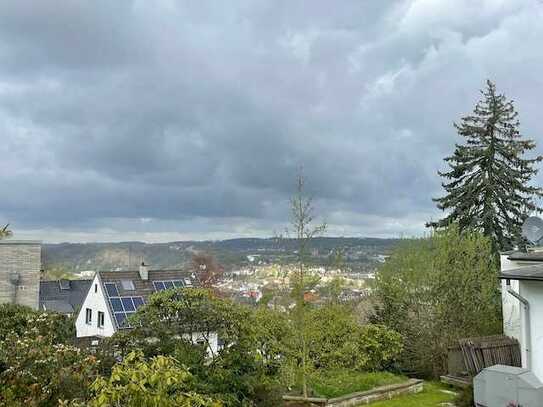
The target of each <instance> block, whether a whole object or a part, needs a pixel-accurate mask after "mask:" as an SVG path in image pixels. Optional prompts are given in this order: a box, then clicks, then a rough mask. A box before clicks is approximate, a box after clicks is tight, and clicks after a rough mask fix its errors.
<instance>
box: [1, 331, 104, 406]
mask: <svg viewBox="0 0 543 407" xmlns="http://www.w3.org/2000/svg"><path fill="white" fill-rule="evenodd" d="M51 337H52V335H49V336H41V335H36V332H29V333H28V334H26V333H25V334H24V335H22V336H18V335H15V334H9V335H8V336H7V337H6V338H5V339H4V340H2V341H1V342H0V366H1V368H0V371H1V373H0V389H1V390H0V406H24V405H31V406H39V407H42V406H43V407H46V406H56V405H57V403H58V400H73V399H76V400H85V399H86V398H87V396H88V393H89V387H90V385H91V383H92V381H93V380H94V378H95V377H96V375H97V364H98V361H97V360H96V358H95V357H94V356H92V355H89V354H87V353H85V352H83V351H81V350H80V349H78V348H75V347H73V346H68V345H63V344H55V343H53V341H52V340H51Z"/></svg>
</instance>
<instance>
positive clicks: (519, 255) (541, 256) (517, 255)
mask: <svg viewBox="0 0 543 407" xmlns="http://www.w3.org/2000/svg"><path fill="white" fill-rule="evenodd" d="M507 258H508V259H509V260H521V261H522V260H523V261H543V250H537V251H529V252H512V253H511V254H509V256H508V257H507Z"/></svg>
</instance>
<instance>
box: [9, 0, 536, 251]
mask: <svg viewBox="0 0 543 407" xmlns="http://www.w3.org/2000/svg"><path fill="white" fill-rule="evenodd" d="M310 6H311V7H309V3H307V2H292V1H286V0H285V1H267V0H266V1H265V0H259V1H236V2H209V3H206V2H201V1H183V2H176V1H163V2H156V3H155V2H153V3H151V2H145V1H115V2H111V1H95V2H83V1H81V2H80V1H73V2H69V3H66V2H60V1H54V0H48V1H41V2H34V1H17V2H3V3H1V4H0V137H1V138H2V143H1V144H0V154H1V155H2V160H0V185H1V186H2V198H1V200H0V221H2V220H5V221H8V220H9V221H10V222H12V223H13V224H15V225H16V227H18V228H19V229H20V230H21V234H22V235H23V236H25V237H26V236H37V237H44V238H46V239H49V240H51V239H52V240H59V239H60V240H62V239H76V240H89V239H90V240H95V239H98V240H100V239H108V240H116V239H124V238H131V239H134V238H135V239H138V238H140V239H142V240H143V239H147V240H165V239H166V240H168V239H174V238H189V237H198V238H204V237H213V238H216V237H231V236H235V235H251V234H255V235H262V234H272V233H273V231H274V230H277V229H278V228H281V227H282V226H281V224H282V223H283V222H284V221H285V220H286V219H287V216H288V212H287V200H288V196H289V195H290V194H291V193H292V190H293V180H294V177H295V175H296V172H297V169H298V168H299V167H300V166H303V167H304V172H305V173H306V175H307V176H308V178H309V188H310V190H311V192H312V193H313V194H314V195H315V197H316V206H317V207H318V209H319V211H320V212H321V213H322V215H323V216H324V217H325V218H326V219H327V221H328V222H329V223H330V225H331V233H341V234H351V235H360V234H362V235H380V236H387V235H398V234H400V233H407V234H412V233H420V232H422V231H423V223H424V221H425V220H428V219H429V218H430V217H436V216H438V213H437V212H436V210H435V209H434V206H433V204H432V202H431V197H432V196H435V195H436V194H439V193H440V189H439V179H438V178H437V176H436V171H437V170H438V169H439V168H441V167H442V161H441V160H442V158H443V156H445V155H446V154H448V153H449V152H450V151H451V149H452V148H453V146H454V143H455V142H456V141H457V140H456V139H455V134H454V131H453V128H452V122H453V121H454V120H457V119H458V118H459V117H460V116H461V115H462V114H465V113H468V112H469V111H470V110H471V109H472V107H473V105H474V103H475V102H476V100H477V98H478V94H477V90H478V89H479V88H480V87H482V86H483V84H484V80H485V79H486V78H493V79H494V80H496V81H497V83H498V87H499V88H500V89H501V90H503V91H504V92H505V93H506V94H507V95H508V96H510V97H513V98H514V99H515V100H516V101H517V107H518V109H519V111H520V113H521V116H520V118H521V120H522V124H523V130H524V132H525V133H526V134H527V135H529V136H531V137H533V138H535V139H536V140H538V141H539V142H540V144H541V143H543V137H541V136H540V135H541V134H542V133H543V126H542V125H541V124H540V122H539V111H538V106H539V102H538V99H539V95H540V94H541V93H542V92H541V91H542V90H543V89H542V88H543V84H542V82H541V80H540V79H539V76H540V75H539V71H540V67H541V66H542V64H543V55H541V54H540V53H538V52H537V51H536V50H537V49H539V44H540V41H541V39H543V24H542V22H543V11H542V6H541V4H540V3H539V2H537V1H535V0H533V1H532V0H522V1H516V2H509V1H500V0H479V1H468V0H465V1H457V2H450V1H444V0H443V1H438V0H405V1H389V2H387V1H367V2H360V1H352V2H350V1H348V2H338V3H330V2H329V1H314V2H311V3H310ZM0 223H1V222H0ZM138 236H141V237H138Z"/></svg>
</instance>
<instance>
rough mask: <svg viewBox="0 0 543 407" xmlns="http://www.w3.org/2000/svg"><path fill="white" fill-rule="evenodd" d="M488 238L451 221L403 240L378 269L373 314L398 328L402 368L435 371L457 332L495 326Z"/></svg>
mask: <svg viewBox="0 0 543 407" xmlns="http://www.w3.org/2000/svg"><path fill="white" fill-rule="evenodd" d="M497 270H498V265H497V262H496V258H495V256H493V251H492V247H491V242H490V239H489V238H487V237H485V236H483V235H482V234H480V233H477V232H471V231H464V232H462V233H461V232H459V230H458V227H456V226H455V225H452V226H451V227H449V228H447V229H445V230H442V231H439V232H436V233H434V234H432V235H431V236H430V237H429V238H425V239H414V240H406V241H405V242H404V243H403V244H402V245H401V246H400V247H399V248H398V249H396V250H395V251H394V253H393V255H392V256H391V257H390V258H389V259H388V260H387V262H386V263H384V264H383V266H382V267H381V268H380V270H379V272H378V273H377V278H376V282H375V289H376V295H377V297H378V299H379V301H380V307H379V310H378V320H379V321H380V322H382V323H383V324H385V325H386V326H388V327H391V328H393V329H395V330H396V331H398V332H399V333H400V334H402V336H403V338H404V344H405V351H404V352H403V354H402V358H401V359H402V364H403V367H404V368H405V369H408V370H412V371H416V372H419V373H422V374H428V375H433V376H438V375H439V374H441V373H443V372H444V370H445V364H446V363H445V362H446V355H447V348H448V347H449V346H451V345H453V344H454V342H455V341H456V340H458V339H459V338H465V337H470V336H481V335H490V334H495V333H498V332H500V330H501V316H500V303H501V302H500V295H499V291H498V283H497V281H498V280H497Z"/></svg>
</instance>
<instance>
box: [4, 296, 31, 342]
mask: <svg viewBox="0 0 543 407" xmlns="http://www.w3.org/2000/svg"><path fill="white" fill-rule="evenodd" d="M34 315H36V312H35V311H34V310H33V309H32V308H30V307H25V306H23V305H18V304H1V305H0V321H2V324H0V340H5V339H6V337H7V336H8V335H9V334H10V333H15V334H19V335H20V334H22V333H23V332H25V331H26V329H27V327H28V319H29V317H31V316H34Z"/></svg>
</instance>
